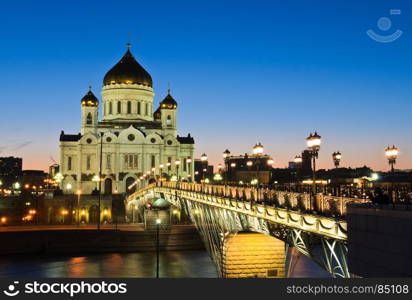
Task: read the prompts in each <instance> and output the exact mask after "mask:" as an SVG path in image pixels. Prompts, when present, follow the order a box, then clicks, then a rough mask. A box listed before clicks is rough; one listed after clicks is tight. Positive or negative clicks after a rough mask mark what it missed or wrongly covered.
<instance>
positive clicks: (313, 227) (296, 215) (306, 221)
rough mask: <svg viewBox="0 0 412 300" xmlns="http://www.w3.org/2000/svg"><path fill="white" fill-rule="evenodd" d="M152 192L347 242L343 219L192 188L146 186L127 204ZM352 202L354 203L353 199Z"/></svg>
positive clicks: (182, 186)
mask: <svg viewBox="0 0 412 300" xmlns="http://www.w3.org/2000/svg"><path fill="white" fill-rule="evenodd" d="M150 191H153V192H154V193H156V194H160V193H162V194H165V195H168V196H169V197H173V198H176V199H177V198H179V197H181V198H184V199H187V200H189V201H194V202H197V203H201V204H204V205H210V206H213V207H218V208H221V209H225V210H230V211H232V212H237V213H241V214H244V215H248V216H252V217H256V218H258V219H263V220H266V221H268V222H272V223H276V224H280V225H283V226H287V227H291V228H294V229H299V230H303V231H307V232H311V233H315V234H318V235H322V236H326V237H329V238H332V239H336V240H346V239H347V232H346V229H347V224H346V221H344V220H342V219H337V218H332V217H325V216H320V215H318V214H314V213H304V212H301V211H295V210H289V209H286V208H280V207H276V206H268V205H264V204H257V203H256V202H254V201H253V200H254V199H253V198H250V201H244V200H243V199H242V200H239V199H236V198H229V197H225V195H224V194H223V193H221V194H219V193H216V194H211V193H205V192H204V191H203V190H196V186H194V184H185V185H177V184H176V183H163V184H162V185H155V184H152V185H149V186H147V187H145V188H142V189H140V190H138V191H136V192H135V193H134V194H132V195H131V196H129V200H133V199H138V198H139V197H141V196H143V195H145V194H147V193H149V192H150ZM352 200H353V199H352Z"/></svg>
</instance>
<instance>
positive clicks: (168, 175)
mask: <svg viewBox="0 0 412 300" xmlns="http://www.w3.org/2000/svg"><path fill="white" fill-rule="evenodd" d="M171 165H172V163H171V162H167V164H166V166H167V177H169V180H170V168H171Z"/></svg>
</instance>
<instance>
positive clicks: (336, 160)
mask: <svg viewBox="0 0 412 300" xmlns="http://www.w3.org/2000/svg"><path fill="white" fill-rule="evenodd" d="M332 158H333V163H334V164H335V168H339V164H340V160H341V159H342V154H341V153H340V152H339V151H337V152H333V153H332Z"/></svg>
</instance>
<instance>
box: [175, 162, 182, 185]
mask: <svg viewBox="0 0 412 300" xmlns="http://www.w3.org/2000/svg"><path fill="white" fill-rule="evenodd" d="M180 163H181V161H180V159H178V160H176V161H175V165H176V173H177V181H179V166H180Z"/></svg>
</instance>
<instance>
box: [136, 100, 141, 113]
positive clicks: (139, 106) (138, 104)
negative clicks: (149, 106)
mask: <svg viewBox="0 0 412 300" xmlns="http://www.w3.org/2000/svg"><path fill="white" fill-rule="evenodd" d="M141 112H142V108H141V104H140V101H139V102H137V114H138V115H140V114H141Z"/></svg>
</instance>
